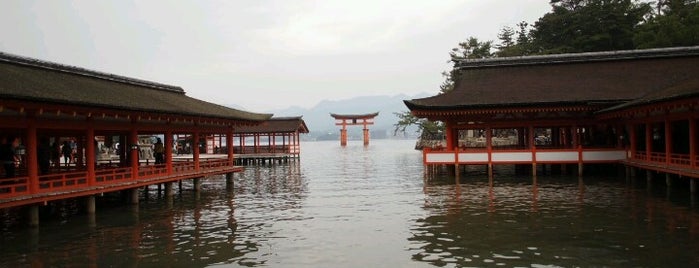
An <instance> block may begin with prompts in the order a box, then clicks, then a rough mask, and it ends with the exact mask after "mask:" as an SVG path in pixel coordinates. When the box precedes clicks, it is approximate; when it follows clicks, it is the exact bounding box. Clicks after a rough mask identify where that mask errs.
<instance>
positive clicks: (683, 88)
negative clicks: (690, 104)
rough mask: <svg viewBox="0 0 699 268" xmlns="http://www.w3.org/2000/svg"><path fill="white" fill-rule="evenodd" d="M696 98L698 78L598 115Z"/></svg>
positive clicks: (698, 90) (698, 87)
mask: <svg viewBox="0 0 699 268" xmlns="http://www.w3.org/2000/svg"><path fill="white" fill-rule="evenodd" d="M696 97H699V78H696V79H691V80H687V81H684V82H682V83H679V84H677V85H673V86H671V87H668V88H666V89H662V90H658V91H653V92H651V93H649V94H647V95H645V96H643V97H640V98H638V99H635V100H633V101H629V102H626V103H623V104H620V105H616V106H613V107H610V108H607V109H603V110H600V111H599V112H598V113H606V112H612V111H618V110H623V109H628V108H632V107H637V106H643V105H648V104H653V103H658V102H663V101H672V100H677V99H685V98H696Z"/></svg>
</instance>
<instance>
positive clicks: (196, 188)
mask: <svg viewBox="0 0 699 268" xmlns="http://www.w3.org/2000/svg"><path fill="white" fill-rule="evenodd" d="M192 182H193V184H194V191H195V192H199V191H201V178H194V179H193V180H192Z"/></svg>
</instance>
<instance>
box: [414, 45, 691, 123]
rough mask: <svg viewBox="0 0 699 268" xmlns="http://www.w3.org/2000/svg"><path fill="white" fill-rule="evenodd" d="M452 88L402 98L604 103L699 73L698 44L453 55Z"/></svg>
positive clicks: (462, 104)
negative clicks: (471, 57) (472, 57)
mask: <svg viewBox="0 0 699 268" xmlns="http://www.w3.org/2000/svg"><path fill="white" fill-rule="evenodd" d="M455 67H456V68H458V69H459V70H460V72H461V75H460V77H459V80H458V81H456V84H455V88H454V90H452V91H450V92H447V93H445V94H440V95H436V96H432V97H428V98H422V99H413V100H406V101H404V102H405V104H406V105H407V106H408V108H410V109H411V110H456V109H482V108H494V107H527V106H534V107H541V106H552V105H556V106H560V105H574V104H583V105H585V104H591V103H594V104H601V103H607V104H609V106H613V105H618V104H621V103H626V102H628V101H632V100H635V99H638V98H641V97H643V96H647V95H649V94H650V93H652V92H656V91H661V90H664V89H668V88H671V87H673V86H675V85H679V84H683V83H685V82H686V81H688V80H690V79H693V78H694V77H696V75H697V73H699V47H681V48H666V49H648V50H632V51H617V52H594V53H577V54H562V55H546V56H530V57H511V58H497V59H486V60H458V61H456V64H455Z"/></svg>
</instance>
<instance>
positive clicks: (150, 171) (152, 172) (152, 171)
mask: <svg viewBox="0 0 699 268" xmlns="http://www.w3.org/2000/svg"><path fill="white" fill-rule="evenodd" d="M165 174H167V165H166V164H157V165H145V166H140V167H138V178H139V179H148V178H152V177H157V176H162V175H165Z"/></svg>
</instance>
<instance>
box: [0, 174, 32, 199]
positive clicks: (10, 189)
mask: <svg viewBox="0 0 699 268" xmlns="http://www.w3.org/2000/svg"><path fill="white" fill-rule="evenodd" d="M27 193H29V178H28V177H16V178H8V179H0V196H5V197H14V196H18V195H24V194H27Z"/></svg>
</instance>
